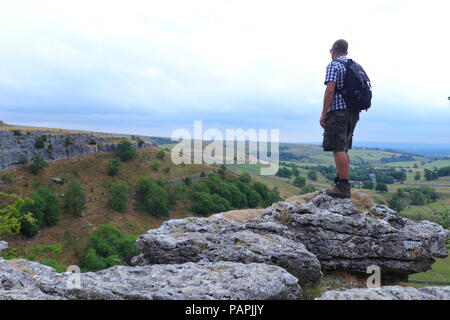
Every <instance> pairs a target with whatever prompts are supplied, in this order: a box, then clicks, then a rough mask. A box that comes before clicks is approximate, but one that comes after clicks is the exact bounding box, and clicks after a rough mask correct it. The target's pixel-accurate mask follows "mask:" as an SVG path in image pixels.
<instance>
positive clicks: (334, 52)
mask: <svg viewBox="0 0 450 320" xmlns="http://www.w3.org/2000/svg"><path fill="white" fill-rule="evenodd" d="M347 50H348V42H347V41H345V40H344V39H339V40H336V41H335V42H334V43H333V46H332V47H331V49H330V53H331V59H332V60H333V61H334V60H336V58H337V57H340V56H345V55H347Z"/></svg>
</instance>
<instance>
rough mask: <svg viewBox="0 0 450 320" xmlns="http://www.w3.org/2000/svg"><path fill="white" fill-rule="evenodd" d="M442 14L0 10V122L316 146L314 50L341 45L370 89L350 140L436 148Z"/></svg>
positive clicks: (318, 62)
mask: <svg viewBox="0 0 450 320" xmlns="http://www.w3.org/2000/svg"><path fill="white" fill-rule="evenodd" d="M448 9H449V5H448V4H447V2H446V1H433V0H431V1H428V2H427V3H426V4H424V3H423V2H421V1H406V0H405V1H396V2H392V1H387V0H383V1H376V2H364V5H362V4H361V1H345V2H339V3H338V2H335V1H316V2H300V1H254V0H248V1H235V0H233V1H218V0H203V1H197V0H191V1H170V0H169V1H164V2H162V1H127V2H126V3H125V2H123V1H76V2H75V1H71V2H67V1H64V2H62V1H49V0H42V1H39V2H37V1H24V0H18V1H14V2H13V1H9V2H2V3H1V4H0V19H1V21H2V23H3V25H4V26H5V27H4V28H2V29H1V30H0V37H1V38H2V40H3V41H2V42H1V44H0V58H1V61H2V69H1V70H0V118H2V119H3V120H5V121H7V122H8V121H9V122H15V123H25V122H28V123H29V124H32V123H36V124H39V123H47V124H49V123H50V124H52V125H54V126H58V127H70V126H77V127H80V128H81V127H82V128H85V129H93V130H95V129H96V128H100V127H101V128H103V129H102V130H107V131H115V132H119V131H120V132H137V131H139V133H148V134H153V135H157V134H161V135H170V131H169V130H172V128H177V127H180V126H187V125H190V123H191V124H192V121H193V120H203V121H204V122H205V123H209V124H210V125H211V126H216V127H224V126H230V127H234V126H240V127H242V128H253V127H259V128H280V130H281V136H282V137H283V138H285V139H286V140H289V141H302V140H303V141H306V140H308V141H318V140H320V139H321V129H320V127H319V126H318V124H317V118H318V115H319V113H320V109H321V101H322V97H323V90H324V86H323V78H324V72H325V66H326V64H327V63H328V62H329V59H330V57H329V53H328V49H329V47H330V46H331V44H332V42H333V41H334V40H336V39H338V38H341V37H343V38H346V39H348V40H349V42H350V56H351V57H352V58H354V59H355V60H357V61H358V62H360V63H361V64H362V65H363V66H364V67H365V69H366V71H367V72H368V73H369V76H370V77H371V80H372V82H373V87H374V104H373V110H370V112H368V113H367V114H364V117H365V118H366V119H365V120H364V121H365V122H366V125H365V126H364V127H362V126H361V128H360V131H359V132H358V134H359V135H360V136H361V137H363V138H364V140H372V141H373V139H369V138H371V137H372V138H373V137H374V135H376V138H377V139H379V140H392V139H399V140H405V139H411V140H414V139H423V138H424V137H425V136H426V137H428V138H427V139H431V140H433V141H434V140H436V139H437V140H440V141H442V140H446V139H448V138H447V137H449V136H450V135H449V133H450V129H449V128H448V127H446V126H444V125H442V124H443V122H445V121H448V119H450V104H449V103H448V101H447V97H448V95H449V92H448V88H449V81H448V79H447V77H448V76H447V74H446V72H445V70H450V62H449V60H448V58H447V55H448V52H450V44H449V43H448V41H446V35H445V32H446V31H447V30H449V27H450V25H449V24H450V23H449V20H448V17H447V13H448ZM380 124H383V126H386V130H384V131H381V132H380V131H378V132H377V131H376V130H372V129H370V128H376V127H377V126H378V127H379V126H380ZM419 127H420V128H422V131H420V130H417V128H419ZM391 128H397V129H396V130H393V129H392V130H391ZM437 130H441V131H437ZM394 131H395V132H394ZM393 132H394V133H395V134H393ZM423 132H426V134H424V133H423ZM430 132H431V133H430ZM393 137H395V138H393Z"/></svg>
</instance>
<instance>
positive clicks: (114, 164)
mask: <svg viewBox="0 0 450 320" xmlns="http://www.w3.org/2000/svg"><path fill="white" fill-rule="evenodd" d="M120 166H121V164H120V159H119V158H116V159H112V160H109V162H108V175H110V176H116V175H117V174H118V173H119V170H120Z"/></svg>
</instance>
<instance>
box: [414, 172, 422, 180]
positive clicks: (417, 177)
mask: <svg viewBox="0 0 450 320" xmlns="http://www.w3.org/2000/svg"><path fill="white" fill-rule="evenodd" d="M420 178H421V175H420V173H416V175H415V176H414V180H416V181H417V180H420Z"/></svg>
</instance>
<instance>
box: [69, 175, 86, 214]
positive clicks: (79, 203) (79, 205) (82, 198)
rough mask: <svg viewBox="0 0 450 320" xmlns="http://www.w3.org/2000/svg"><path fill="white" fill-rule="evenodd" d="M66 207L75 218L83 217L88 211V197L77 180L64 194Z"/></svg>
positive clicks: (72, 181) (72, 182) (71, 182)
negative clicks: (84, 212)
mask: <svg viewBox="0 0 450 320" xmlns="http://www.w3.org/2000/svg"><path fill="white" fill-rule="evenodd" d="M64 205H65V207H66V209H67V211H68V212H69V213H71V214H73V215H74V216H77V217H81V216H82V215H83V211H84V210H85V209H86V195H85V194H84V191H83V188H82V187H81V185H80V184H79V183H78V181H76V180H71V181H70V183H69V186H68V187H67V191H66V193H65V194H64Z"/></svg>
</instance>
